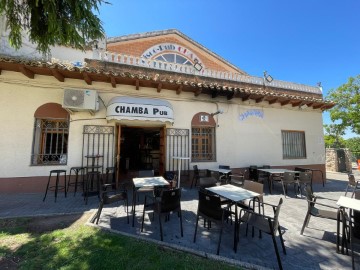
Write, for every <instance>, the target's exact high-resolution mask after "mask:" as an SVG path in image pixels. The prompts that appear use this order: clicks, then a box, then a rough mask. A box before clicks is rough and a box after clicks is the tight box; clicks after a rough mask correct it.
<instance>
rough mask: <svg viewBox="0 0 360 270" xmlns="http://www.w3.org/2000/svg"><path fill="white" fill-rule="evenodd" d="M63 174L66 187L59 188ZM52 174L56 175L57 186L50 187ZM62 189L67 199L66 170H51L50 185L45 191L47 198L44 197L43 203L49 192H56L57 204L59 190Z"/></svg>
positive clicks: (48, 184)
mask: <svg viewBox="0 0 360 270" xmlns="http://www.w3.org/2000/svg"><path fill="white" fill-rule="evenodd" d="M61 173H63V174H64V185H63V186H59V179H60V174H61ZM52 174H56V182H55V186H50V180H51V176H52ZM61 189H64V191H65V197H66V195H67V194H66V170H51V171H50V175H49V179H48V183H47V186H46V191H45V196H44V199H43V202H44V201H45V198H46V195H47V192H48V190H54V191H55V202H56V198H57V193H58V190H61Z"/></svg>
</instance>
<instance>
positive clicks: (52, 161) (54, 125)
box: [31, 118, 69, 165]
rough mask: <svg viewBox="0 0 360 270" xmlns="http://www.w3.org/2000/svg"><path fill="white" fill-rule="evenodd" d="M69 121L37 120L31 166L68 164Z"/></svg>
mask: <svg viewBox="0 0 360 270" xmlns="http://www.w3.org/2000/svg"><path fill="white" fill-rule="evenodd" d="M68 137H69V121H68V120H67V119H39V118H35V124H34V138H33V148H32V157H31V165H57V164H64V165H65V164H66V163H67V153H68Z"/></svg>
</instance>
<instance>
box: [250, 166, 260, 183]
mask: <svg viewBox="0 0 360 270" xmlns="http://www.w3.org/2000/svg"><path fill="white" fill-rule="evenodd" d="M257 169H258V167H257V166H256V165H250V167H249V178H250V180H253V181H257V180H258V170H257Z"/></svg>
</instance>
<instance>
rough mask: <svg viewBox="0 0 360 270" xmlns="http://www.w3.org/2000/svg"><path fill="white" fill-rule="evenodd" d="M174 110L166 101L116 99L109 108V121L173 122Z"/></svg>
mask: <svg viewBox="0 0 360 270" xmlns="http://www.w3.org/2000/svg"><path fill="white" fill-rule="evenodd" d="M173 114H174V113H173V109H172V106H171V104H170V103H169V102H167V101H165V100H154V99H145V98H131V97H116V98H113V99H112V100H111V101H110V102H109V105H108V107H107V115H106V118H107V119H108V120H111V119H115V120H121V119H127V120H154V121H162V122H166V121H169V122H173V119H174V116H173Z"/></svg>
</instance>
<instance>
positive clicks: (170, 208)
mask: <svg viewBox="0 0 360 270" xmlns="http://www.w3.org/2000/svg"><path fill="white" fill-rule="evenodd" d="M148 199H150V200H151V202H150V203H148ZM180 199H181V190H180V188H176V189H169V190H162V192H161V195H160V197H159V200H153V198H152V197H148V196H145V203H144V210H143V216H142V223H141V232H142V231H143V229H144V220H145V211H146V209H147V208H149V209H151V210H153V212H154V213H156V214H158V217H159V224H160V237H161V241H163V240H164V239H163V227H162V221H161V216H163V215H165V218H166V219H168V218H169V215H170V213H172V212H177V213H178V216H179V218H180V230H181V236H183V226H182V214H181V203H180Z"/></svg>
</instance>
